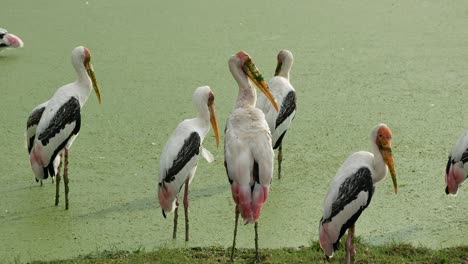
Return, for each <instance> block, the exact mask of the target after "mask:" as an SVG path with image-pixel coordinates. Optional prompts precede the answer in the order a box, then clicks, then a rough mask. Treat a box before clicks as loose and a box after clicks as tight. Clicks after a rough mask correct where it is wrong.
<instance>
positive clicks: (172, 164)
mask: <svg viewBox="0 0 468 264" xmlns="http://www.w3.org/2000/svg"><path fill="white" fill-rule="evenodd" d="M193 103H194V105H195V108H196V109H197V111H198V116H197V117H195V118H192V119H186V120H184V121H182V122H181V123H180V124H179V125H178V126H177V127H176V129H175V130H174V132H172V135H171V136H170V137H169V140H168V141H167V143H166V145H165V146H164V149H163V151H162V153H161V158H160V161H159V184H158V198H159V204H160V205H161V209H162V214H163V216H164V218H166V215H167V214H169V213H172V212H174V229H173V233H172V237H173V238H174V239H175V238H176V233H177V218H178V212H177V211H178V208H179V203H178V197H177V196H178V193H179V192H180V190H181V189H182V186H183V185H185V190H184V212H185V241H188V240H189V219H188V207H189V201H188V192H189V190H188V188H189V185H190V183H191V182H192V180H193V177H194V176H195V171H196V170H197V165H198V160H199V157H200V154H201V156H202V157H203V158H205V159H206V160H207V161H208V162H209V163H211V162H213V160H214V158H213V155H212V154H211V153H210V152H209V151H208V150H206V149H205V148H204V147H203V146H202V143H203V139H204V138H205V137H206V135H207V133H208V132H209V130H210V123H211V126H212V127H213V131H214V134H215V138H216V146H219V132H218V121H217V118H216V112H215V106H214V93H213V91H212V90H211V89H210V87H208V86H203V87H199V88H197V89H196V90H195V92H194V93H193Z"/></svg>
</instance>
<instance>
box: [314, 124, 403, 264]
mask: <svg viewBox="0 0 468 264" xmlns="http://www.w3.org/2000/svg"><path fill="white" fill-rule="evenodd" d="M391 139H392V133H391V131H390V129H389V128H388V127H387V125H385V124H379V125H377V126H375V127H374V128H373V129H372V131H371V134H370V140H371V145H372V153H371V152H367V151H359V152H355V153H353V154H351V155H350V156H349V157H348V158H347V159H346V160H345V161H344V163H343V164H342V165H341V167H340V169H339V170H338V172H337V173H336V175H335V177H334V178H333V180H332V182H331V184H330V188H329V189H328V193H327V194H326V196H325V201H324V206H323V217H322V219H320V224H319V236H320V247H321V248H322V249H323V251H324V252H325V255H326V257H327V259H329V258H331V257H332V256H333V251H334V250H336V249H337V248H338V243H339V240H340V238H341V237H342V236H343V235H344V233H345V232H346V230H348V238H347V240H346V263H351V256H353V255H354V254H355V253H356V251H355V249H354V245H353V237H354V224H355V223H356V221H357V220H358V218H359V216H360V215H361V213H362V211H364V209H366V207H367V206H368V205H369V203H370V202H371V198H372V195H373V194H374V190H375V187H374V186H375V184H376V183H377V182H379V181H381V180H382V179H383V178H385V176H386V175H387V171H388V169H389V170H390V174H391V176H392V181H393V187H394V189H395V193H397V190H398V187H397V178H396V173H395V167H394V165H393V156H392V149H391ZM387 166H388V168H387Z"/></svg>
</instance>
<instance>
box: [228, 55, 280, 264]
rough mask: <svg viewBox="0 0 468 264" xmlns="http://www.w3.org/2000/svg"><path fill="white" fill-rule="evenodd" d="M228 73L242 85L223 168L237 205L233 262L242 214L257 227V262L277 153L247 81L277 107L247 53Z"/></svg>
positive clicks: (236, 57)
mask: <svg viewBox="0 0 468 264" xmlns="http://www.w3.org/2000/svg"><path fill="white" fill-rule="evenodd" d="M229 70H230V71H231V73H232V76H233V77H234V79H235V80H236V82H237V84H238V85H239V95H238V97H237V100H236V104H235V106H234V110H233V111H232V113H231V115H230V116H229V118H228V120H227V124H226V130H225V137H224V158H225V160H224V166H225V167H226V172H227V176H228V179H229V183H230V184H231V191H232V198H233V199H234V202H235V203H236V208H235V226H234V240H233V243H232V251H231V260H233V259H234V250H235V247H236V236H237V223H238V220H239V213H240V214H241V216H242V218H243V219H244V222H245V223H255V250H256V258H257V260H258V259H259V255H258V230H257V229H258V222H257V221H258V219H259V217H260V213H261V209H262V206H263V204H264V203H265V202H266V200H267V198H268V193H269V189H270V183H271V180H272V176H273V156H274V153H273V148H272V145H271V134H270V129H269V128H268V124H267V122H266V120H265V115H264V114H263V112H262V111H261V110H260V109H258V108H255V101H256V99H257V93H256V91H255V89H254V88H252V86H251V85H250V83H249V80H248V78H250V79H251V80H252V82H253V83H254V84H255V85H256V86H257V87H258V88H259V89H260V90H261V91H262V92H263V93H265V95H266V97H267V98H268V100H270V102H271V103H272V104H273V107H274V108H275V109H276V110H277V111H278V105H277V104H276V101H275V98H274V97H273V95H272V94H271V92H270V90H269V89H268V86H267V84H266V82H265V81H264V80H263V77H262V76H261V75H260V73H259V71H258V69H257V67H256V66H255V64H254V63H253V62H252V60H251V58H250V56H249V55H248V54H247V53H246V52H244V51H240V52H238V53H237V54H236V55H233V56H231V57H230V58H229Z"/></svg>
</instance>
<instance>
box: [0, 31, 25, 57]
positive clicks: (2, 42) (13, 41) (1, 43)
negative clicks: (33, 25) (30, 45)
mask: <svg viewBox="0 0 468 264" xmlns="http://www.w3.org/2000/svg"><path fill="white" fill-rule="evenodd" d="M23 45H24V44H23V41H22V40H21V39H20V38H19V37H17V36H15V35H13V34H11V33H8V31H7V30H6V29H3V28H0V52H2V51H3V50H4V49H6V48H22V47H23Z"/></svg>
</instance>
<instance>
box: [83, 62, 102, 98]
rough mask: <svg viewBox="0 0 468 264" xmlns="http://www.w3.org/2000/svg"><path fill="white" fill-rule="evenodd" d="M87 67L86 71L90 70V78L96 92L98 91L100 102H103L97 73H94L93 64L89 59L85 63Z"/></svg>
mask: <svg viewBox="0 0 468 264" xmlns="http://www.w3.org/2000/svg"><path fill="white" fill-rule="evenodd" d="M85 68H86V71H87V72H88V75H89V78H91V82H92V83H93V88H94V92H95V93H96V96H97V98H98V102H99V103H101V91H100V90H99V87H98V84H97V80H96V75H95V74H94V68H93V64H91V62H89V61H87V62H86V63H85Z"/></svg>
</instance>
